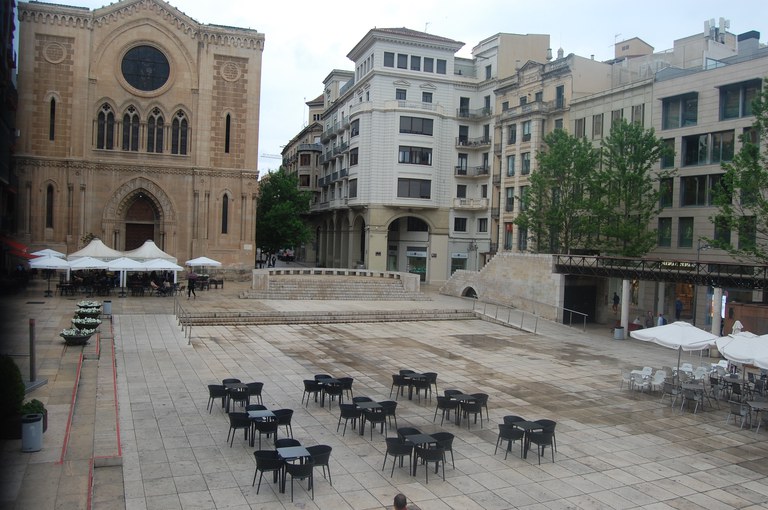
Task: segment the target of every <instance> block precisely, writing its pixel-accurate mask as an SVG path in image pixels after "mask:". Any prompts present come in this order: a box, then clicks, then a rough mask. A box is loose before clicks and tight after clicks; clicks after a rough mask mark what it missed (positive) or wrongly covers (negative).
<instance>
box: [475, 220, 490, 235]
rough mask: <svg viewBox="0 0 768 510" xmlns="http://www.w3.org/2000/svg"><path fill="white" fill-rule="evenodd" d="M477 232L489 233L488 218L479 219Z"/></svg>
mask: <svg viewBox="0 0 768 510" xmlns="http://www.w3.org/2000/svg"><path fill="white" fill-rule="evenodd" d="M477 231H478V232H481V233H485V232H488V218H478V219H477Z"/></svg>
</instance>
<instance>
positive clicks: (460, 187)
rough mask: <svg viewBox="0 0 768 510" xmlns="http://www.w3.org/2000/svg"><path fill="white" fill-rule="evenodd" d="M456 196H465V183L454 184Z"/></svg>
mask: <svg viewBox="0 0 768 510" xmlns="http://www.w3.org/2000/svg"><path fill="white" fill-rule="evenodd" d="M456 198H467V185H466V184H457V185H456Z"/></svg>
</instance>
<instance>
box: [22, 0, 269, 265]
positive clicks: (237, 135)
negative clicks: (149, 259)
mask: <svg viewBox="0 0 768 510" xmlns="http://www.w3.org/2000/svg"><path fill="white" fill-rule="evenodd" d="M18 10H19V23H20V29H19V66H18V69H19V71H18V90H19V116H18V122H17V128H18V134H19V137H18V140H17V144H16V156H15V172H16V173H17V176H18V186H19V191H18V195H19V197H18V208H19V210H18V223H19V224H18V229H17V230H18V232H17V237H18V238H19V239H20V240H21V241H23V242H25V243H26V244H28V245H29V246H30V247H31V248H33V249H38V248H54V249H57V250H59V251H62V252H65V253H70V252H73V251H76V250H77V249H79V248H80V247H82V241H81V239H82V238H83V237H84V236H86V235H88V234H93V235H95V236H97V237H99V238H101V239H102V240H103V241H104V243H106V244H107V245H108V246H110V247H112V248H115V249H118V250H130V249H132V248H136V247H138V246H140V245H141V244H142V243H143V242H144V241H145V240H147V239H152V240H153V241H155V243H156V244H157V245H158V246H159V247H161V248H162V249H163V250H165V251H166V252H168V253H170V254H172V255H174V256H176V257H177V258H178V259H179V260H181V261H183V260H187V259H190V258H193V257H196V256H200V255H205V256H208V257H211V258H214V259H217V260H220V261H222V262H223V263H224V266H225V267H230V268H248V267H253V266H254V261H255V250H254V239H255V212H256V194H257V181H258V168H257V160H258V158H257V156H258V138H259V101H260V86H261V59H262V52H263V49H264V35H263V34H261V33H258V32H256V31H255V30H250V29H240V28H233V27H223V26H216V25H205V24H202V23H199V22H198V21H196V20H194V19H192V18H190V17H189V16H187V15H185V14H184V13H183V12H181V11H179V10H178V9H176V8H175V7H173V6H171V5H170V4H168V3H166V2H164V1H160V0H122V1H119V2H115V3H112V4H110V5H108V6H106V7H103V8H99V9H95V10H90V9H87V8H79V7H70V6H63V5H57V4H46V3H36V2H32V3H20V4H19V9H18Z"/></svg>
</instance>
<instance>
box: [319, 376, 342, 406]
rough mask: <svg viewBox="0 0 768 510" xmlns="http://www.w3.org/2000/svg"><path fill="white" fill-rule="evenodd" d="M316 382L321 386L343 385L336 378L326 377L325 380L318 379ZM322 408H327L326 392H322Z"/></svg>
mask: <svg viewBox="0 0 768 510" xmlns="http://www.w3.org/2000/svg"><path fill="white" fill-rule="evenodd" d="M315 381H316V382H317V384H319V385H320V386H340V385H341V381H339V380H338V379H336V378H335V377H326V378H323V379H316V380H315ZM329 405H330V404H329ZM320 407H325V391H322V392H320Z"/></svg>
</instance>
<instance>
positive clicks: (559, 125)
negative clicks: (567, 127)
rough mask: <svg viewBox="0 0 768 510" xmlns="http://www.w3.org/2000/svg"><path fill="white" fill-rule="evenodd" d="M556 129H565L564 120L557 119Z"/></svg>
mask: <svg viewBox="0 0 768 510" xmlns="http://www.w3.org/2000/svg"><path fill="white" fill-rule="evenodd" d="M555 129H563V119H555Z"/></svg>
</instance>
